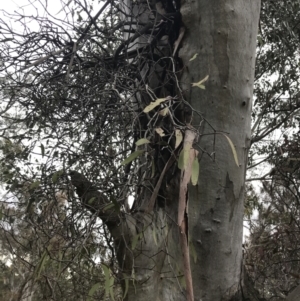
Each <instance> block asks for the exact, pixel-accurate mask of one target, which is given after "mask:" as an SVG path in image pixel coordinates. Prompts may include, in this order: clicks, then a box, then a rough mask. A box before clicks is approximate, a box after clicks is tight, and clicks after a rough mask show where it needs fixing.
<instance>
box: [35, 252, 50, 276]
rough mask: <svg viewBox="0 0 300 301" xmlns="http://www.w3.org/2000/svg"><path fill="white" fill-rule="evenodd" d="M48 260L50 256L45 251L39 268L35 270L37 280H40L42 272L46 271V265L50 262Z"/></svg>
mask: <svg viewBox="0 0 300 301" xmlns="http://www.w3.org/2000/svg"><path fill="white" fill-rule="evenodd" d="M48 258H49V255H48V254H47V251H46V250H45V251H44V253H43V255H42V257H41V259H40V261H39V263H38V265H37V267H36V269H35V271H34V274H35V276H36V279H38V278H39V277H40V275H41V272H42V270H43V269H44V266H45V263H46V261H47V260H48Z"/></svg>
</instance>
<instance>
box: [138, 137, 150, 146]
mask: <svg viewBox="0 0 300 301" xmlns="http://www.w3.org/2000/svg"><path fill="white" fill-rule="evenodd" d="M147 143H150V141H149V140H148V139H146V138H142V139H140V140H138V141H137V142H136V143H135V145H136V146H140V145H143V144H147Z"/></svg>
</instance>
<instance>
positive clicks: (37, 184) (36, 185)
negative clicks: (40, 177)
mask: <svg viewBox="0 0 300 301" xmlns="http://www.w3.org/2000/svg"><path fill="white" fill-rule="evenodd" d="M40 184H41V182H40V181H35V182H33V183H32V184H31V185H30V187H29V189H35V188H38V187H39V186H40Z"/></svg>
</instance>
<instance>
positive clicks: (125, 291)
mask: <svg viewBox="0 0 300 301" xmlns="http://www.w3.org/2000/svg"><path fill="white" fill-rule="evenodd" d="M123 276H124V282H125V290H124V296H123V299H125V297H126V296H127V293H128V288H129V278H128V277H127V276H126V274H123Z"/></svg>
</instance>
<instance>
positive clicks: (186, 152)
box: [178, 147, 190, 170]
mask: <svg viewBox="0 0 300 301" xmlns="http://www.w3.org/2000/svg"><path fill="white" fill-rule="evenodd" d="M189 157H190V149H189V148H187V147H185V148H183V149H182V150H181V152H180V154H179V159H178V168H179V169H180V170H185V168H186V167H187V165H188V162H189Z"/></svg>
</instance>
